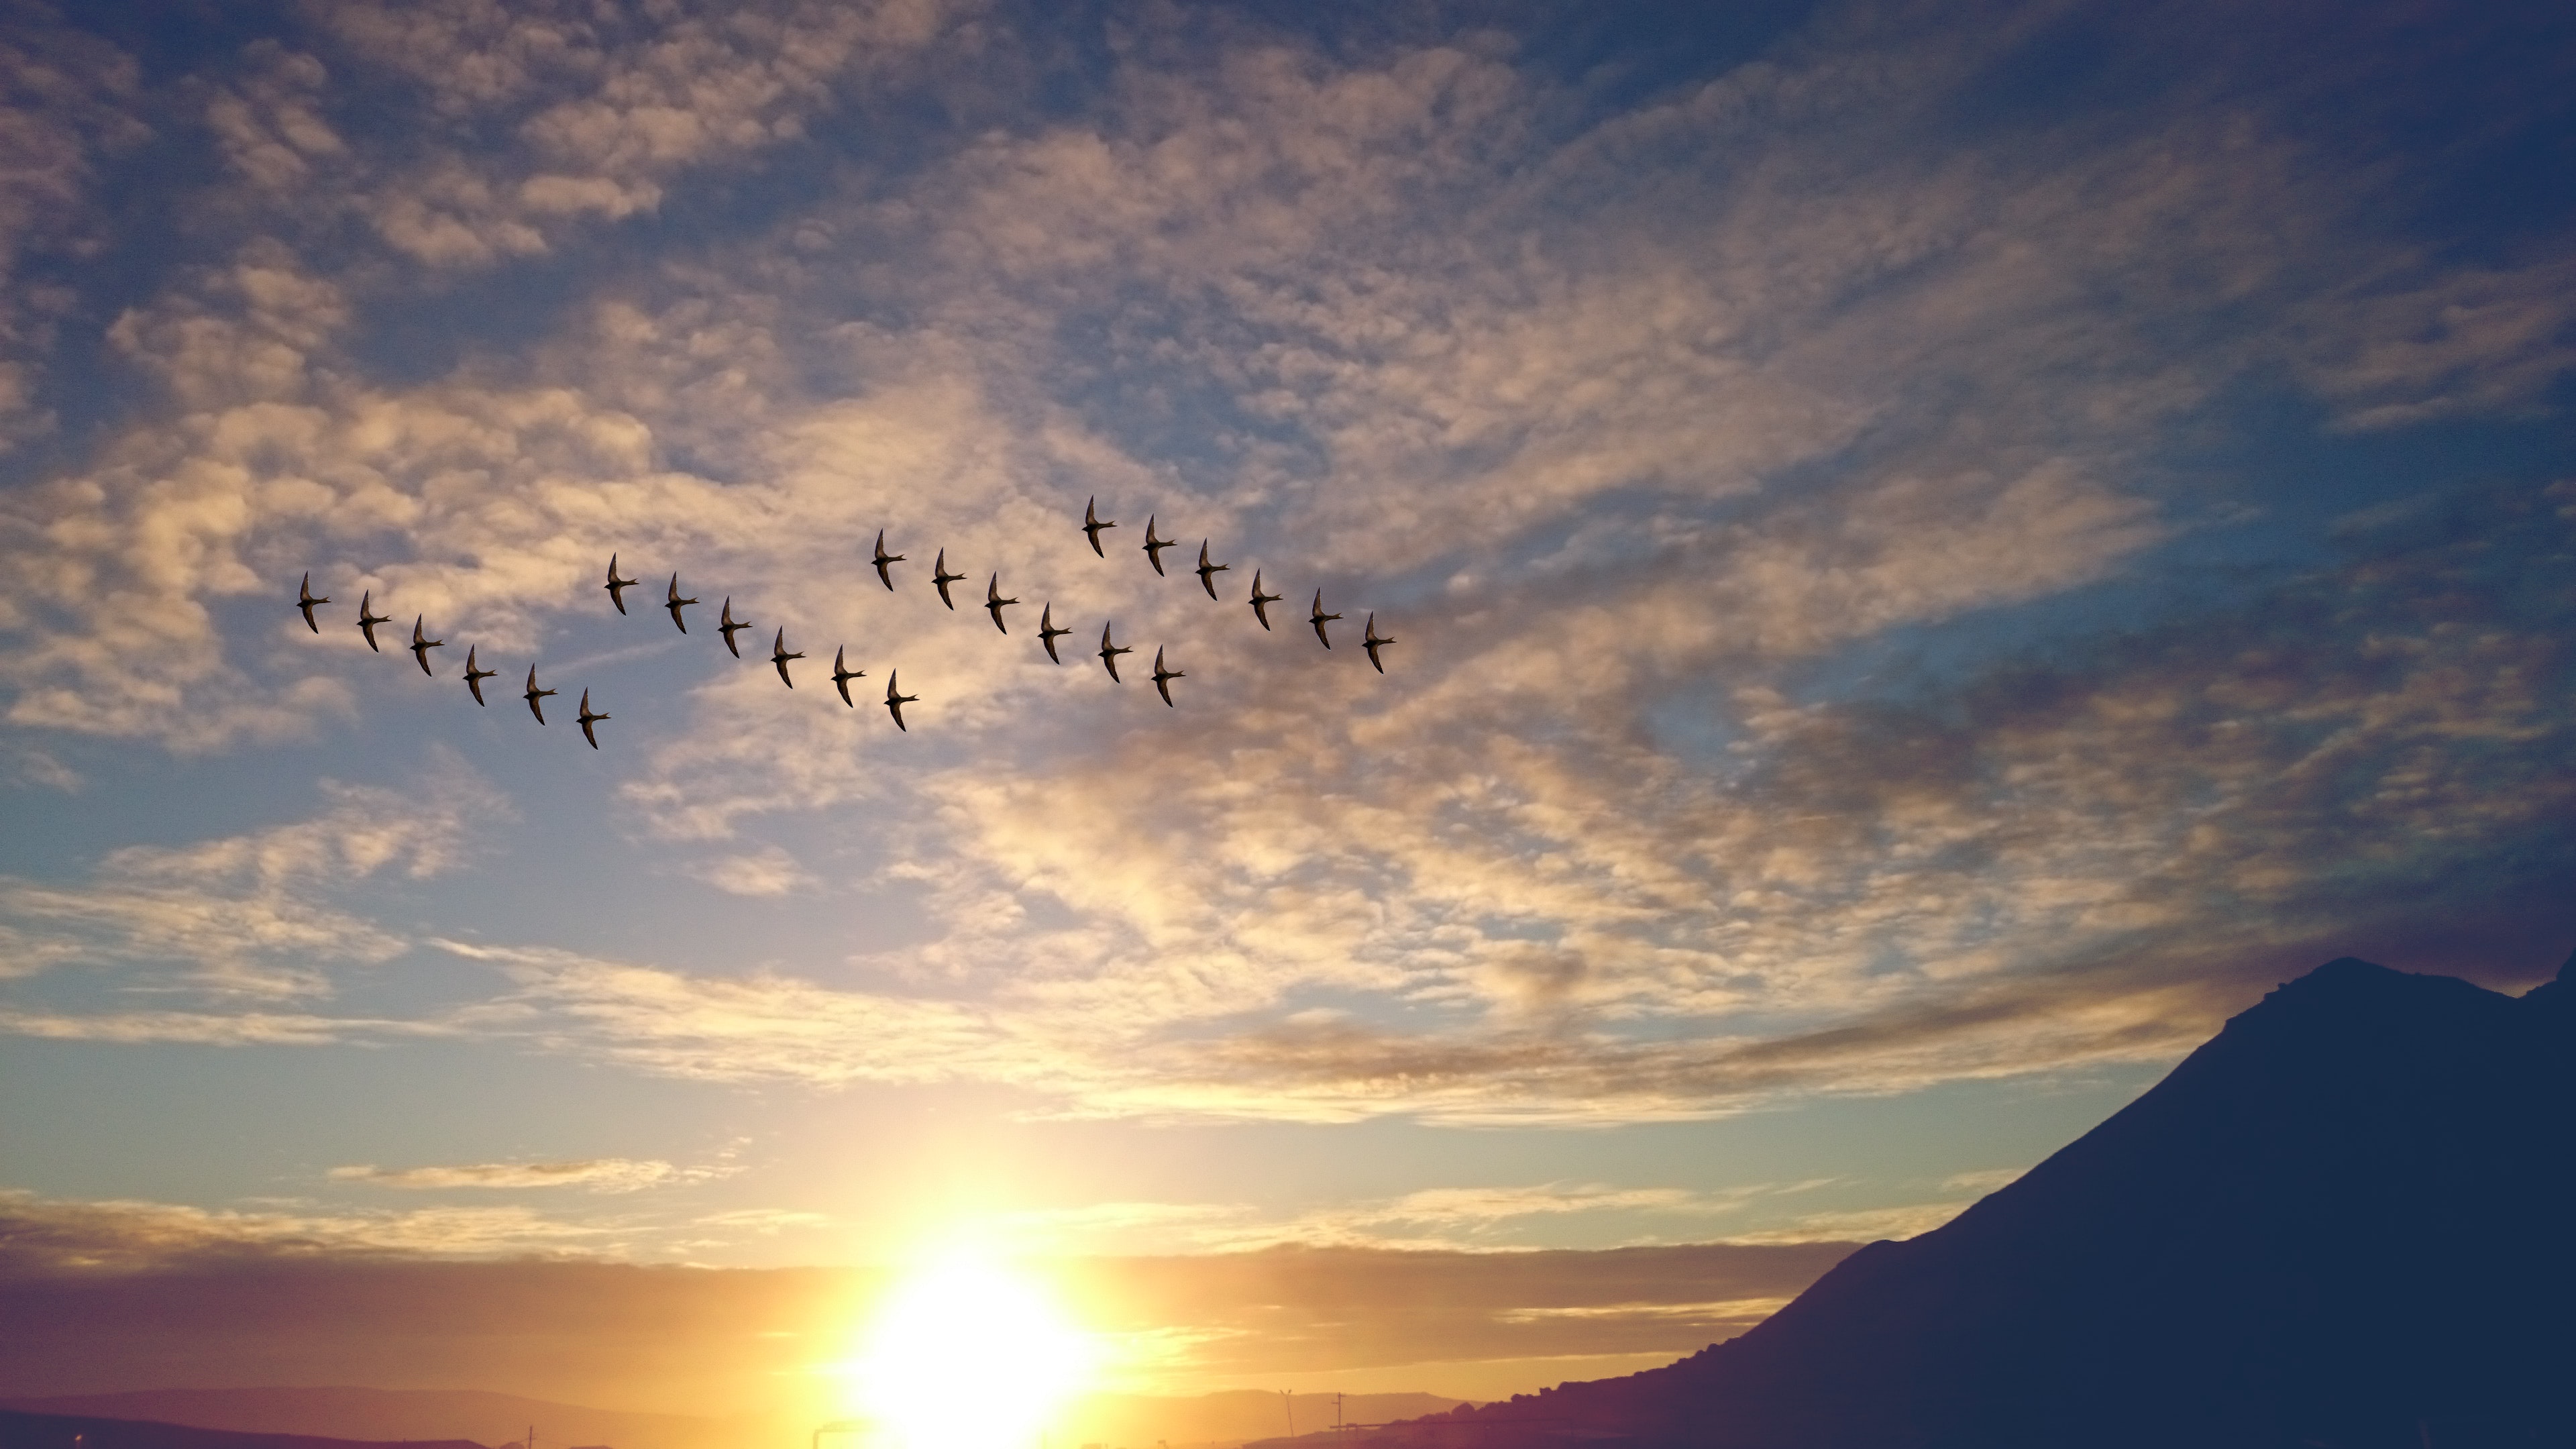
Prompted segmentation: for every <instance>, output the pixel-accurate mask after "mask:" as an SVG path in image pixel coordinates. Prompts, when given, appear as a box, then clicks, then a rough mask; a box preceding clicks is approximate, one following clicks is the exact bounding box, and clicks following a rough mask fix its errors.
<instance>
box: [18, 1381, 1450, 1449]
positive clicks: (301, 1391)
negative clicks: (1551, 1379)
mask: <svg viewBox="0 0 2576 1449" xmlns="http://www.w3.org/2000/svg"><path fill="white" fill-rule="evenodd" d="M1463 1402H1464V1401H1463V1400H1459V1399H1449V1398H1442V1397H1441V1396H1439V1395H1437V1394H1351V1395H1348V1396H1347V1397H1346V1398H1345V1400H1344V1402H1343V1405H1342V1414H1343V1418H1344V1419H1345V1420H1346V1421H1347V1422H1350V1423H1354V1424H1365V1423H1385V1422H1387V1421H1389V1420H1393V1419H1407V1418H1417V1417H1420V1416H1422V1415H1425V1414H1438V1413H1444V1412H1446V1411H1448V1410H1450V1409H1452V1408H1455V1407H1457V1406H1458V1405H1459V1404H1461V1403H1463ZM0 1407H6V1408H9V1409H16V1410H29V1411H34V1412H37V1413H40V1414H48V1415H84V1416H91V1417H96V1418H102V1419H121V1420H156V1421H160V1422H161V1423H162V1424H165V1425H174V1426H175V1425H183V1424H184V1425H193V1426H198V1428H199V1429H203V1430H234V1431H250V1432H253V1433H255V1434H257V1435H259V1436H262V1438H263V1442H266V1441H268V1440H271V1439H276V1440H278V1441H279V1442H278V1443H277V1444H276V1446H275V1449H298V1446H294V1445H288V1444H285V1443H284V1442H283V1440H282V1438H281V1436H294V1435H302V1436H328V1438H329V1439H330V1440H333V1441H337V1440H372V1441H394V1440H402V1441H430V1440H474V1441H477V1442H479V1443H482V1444H488V1445H508V1444H513V1443H516V1442H517V1441H518V1440H520V1439H521V1438H522V1437H523V1436H524V1435H525V1433H526V1431H527V1428H528V1426H529V1425H531V1424H533V1425H535V1426H536V1431H537V1445H538V1449H572V1446H577V1445H608V1446H612V1449H802V1446H804V1445H806V1444H807V1443H808V1442H809V1436H810V1435H811V1433H812V1430H813V1427H814V1426H813V1425H812V1424H811V1423H807V1422H804V1421H801V1420H800V1421H796V1422H792V1423H791V1422H788V1421H786V1420H779V1419H759V1418H743V1419H719V1418H697V1417H691V1416H688V1415H682V1414H633V1413H623V1412H619V1411H616V1410H610V1409H593V1408H585V1407H583V1406H580V1405H576V1404H559V1403H552V1402H549V1401H547V1400H544V1399H530V1398H522V1397H520V1396H518V1395H516V1394H496V1393H483V1392H477V1391H469V1390H450V1389H367V1388H348V1387H340V1388H241V1389H145V1390H139V1391H135V1392H129V1393H114V1394H75V1395H63V1396H55V1397H50V1398H30V1399H10V1400H6V1401H0ZM1296 1409H1297V1413H1298V1416H1299V1422H1300V1426H1301V1427H1302V1428H1322V1427H1324V1426H1326V1425H1327V1424H1329V1423H1330V1422H1331V1415H1332V1412H1333V1410H1332V1403H1331V1398H1330V1396H1329V1395H1324V1394H1299V1395H1298V1396H1297V1399H1296ZM1285 1427H1286V1425H1285V1420H1284V1408H1283V1405H1282V1403H1281V1400H1280V1397H1279V1396H1278V1395H1277V1394H1274V1393H1269V1392H1265V1391H1262V1390H1257V1389H1252V1390H1242V1391H1238V1392H1233V1393H1218V1394H1204V1395H1198V1396H1194V1397H1168V1396H1161V1395H1152V1394H1088V1395H1084V1396H1083V1397H1081V1398H1079V1399H1077V1400H1075V1401H1074V1403H1073V1404H1071V1405H1069V1406H1068V1407H1067V1408H1066V1410H1065V1412H1064V1413H1063V1414H1062V1415H1061V1416H1060V1419H1059V1422H1058V1424H1057V1425H1056V1427H1055V1428H1054V1430H1053V1431H1052V1432H1051V1434H1050V1438H1051V1440H1052V1441H1055V1442H1057V1443H1058V1444H1059V1445H1060V1446H1072V1445H1080V1444H1086V1443H1098V1444H1104V1445H1109V1446H1113V1449H1117V1446H1124V1449H1153V1446H1154V1445H1155V1444H1156V1443H1157V1442H1164V1443H1168V1444H1170V1445H1172V1446H1174V1449H1182V1446H1200V1449H1204V1446H1211V1445H1218V1446H1225V1449H1232V1446H1234V1445H1237V1444H1240V1443H1242V1442H1243V1441H1245V1440H1247V1439H1258V1438H1263V1437H1266V1436H1270V1435H1275V1434H1278V1433H1280V1432H1281V1431H1282V1430H1283V1429H1284V1428H1285ZM192 1432H193V1431H192ZM322 1442H324V1440H323V1439H319V1438H315V1439H309V1440H308V1441H307V1442H306V1444H305V1446H304V1449H310V1446H311V1445H315V1444H320V1443H322ZM66 1443H68V1441H66ZM0 1449H17V1446H16V1445H15V1444H8V1445H0ZM54 1449H61V1446H54ZM83 1449H260V1446H257V1445H249V1444H242V1445H232V1446H223V1445H216V1444H211V1443H210V1444H206V1445H202V1446H200V1445H193V1444H184V1445H183V1444H177V1443H172V1444H168V1445H162V1444H134V1445H119V1446H102V1445H101V1444H100V1443H99V1442H98V1441H96V1440H92V1441H89V1442H88V1443H86V1444H84V1445H83ZM415 1449H417V1443H415Z"/></svg>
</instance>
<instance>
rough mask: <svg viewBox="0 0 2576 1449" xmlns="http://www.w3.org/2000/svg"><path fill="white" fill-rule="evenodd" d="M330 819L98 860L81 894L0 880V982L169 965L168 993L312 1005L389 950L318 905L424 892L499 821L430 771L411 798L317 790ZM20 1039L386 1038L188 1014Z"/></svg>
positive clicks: (345, 1026)
mask: <svg viewBox="0 0 2576 1449" xmlns="http://www.w3.org/2000/svg"><path fill="white" fill-rule="evenodd" d="M322 789H323V794H324V795H325V796H326V797H327V798H328V799H329V800H330V801H331V805H330V808H329V809H327V810H326V811H324V812H323V813H322V814H320V815H318V816H315V817H313V818H312V819H309V820H303V821H298V822H296V823H294V824H290V825H279V826H272V827H270V828H268V829H266V830H261V831H256V832H252V833H250V834H245V835H235V836H227V837H223V838H220V839H214V840H205V841H199V842H197V843H195V844H192V845H185V846H127V847H125V848H123V849H120V850H115V851H111V852H109V853H108V855H107V856H106V857H105V858H104V859H103V860H101V861H100V862H99V864H98V866H97V868H96V869H95V870H94V871H93V872H92V873H91V876H90V879H89V880H88V881H87V882H86V883H84V884H80V885H70V886H56V885H49V884H45V883H41V882H37V881H31V880H24V879H12V878H5V877H0V932H5V934H0V960H5V961H7V962H8V963H10V964H9V965H8V966H6V967H4V968H0V974H16V975H31V974H35V972H36V971H38V970H42V969H52V968H58V967H60V966H62V965H66V964H69V963H73V962H90V963H97V964H109V965H141V966H146V967H151V968H166V967H169V966H173V965H176V966H179V967H180V968H181V969H180V971H179V972H178V973H177V975H176V978H175V982H173V981H170V980H165V981H163V982H161V983H160V984H163V985H169V984H183V985H185V986H186V987H188V988H189V989H192V990H197V991H204V992H212V993H215V994H218V995H224V996H232V997H238V998H244V999H260V998H265V999H269V1000H281V999H287V998H295V997H314V996H327V995H329V994H330V992H331V990H332V984H331V980H330V975H329V971H328V968H329V967H331V966H333V965H339V964H351V963H354V964H370V963H374V962H380V961H385V960H389V959H391V958H392V957H394V956H396V955H399V954H401V953H402V952H403V951H404V950H405V949H407V943H406V942H405V941H404V940H403V939H402V938H401V937H398V936H396V935H393V934H392V933H390V932H388V931H386V930H384V929H383V928H382V927H380V926H378V925H376V924H375V923H374V922H372V921H370V920H368V919H365V918H363V917H360V916H356V915H352V914H350V913H349V912H347V911H345V910H343V909H340V908H339V907H338V906H336V905H334V904H332V903H331V902H330V897H331V896H332V895H333V894H335V893H336V892H337V891H339V890H341V889H344V888H345V887H347V886H349V885H351V884H353V883H355V882H359V881H363V880H366V879H368V878H370V877H374V876H377V875H380V874H395V873H399V874H400V875H402V876H406V877H408V878H410V879H413V880H423V879H427V878H430V877H433V876H437V875H440V874H442V873H444V872H447V871H449V870H452V869H454V868H455V867H456V866H457V865H458V864H459V863H460V862H461V861H462V860H463V859H464V857H465V856H466V854H467V852H468V840H469V833H470V831H471V829H472V828H473V826H474V825H475V824H476V823H477V822H478V821H481V820H483V819H487V818H490V817H491V816H493V815H496V814H500V813H504V812H506V809H507V806H506V804H504V802H502V801H501V800H500V798H499V797H498V796H497V795H495V794H493V793H492V791H491V790H490V789H489V788H488V787H487V786H485V785H484V784H483V782H482V781H481V780H480V779H478V778H477V777H475V776H474V775H473V774H472V773H471V772H469V771H467V770H466V769H465V767H464V766H463V764H462V763H461V762H460V761H458V760H456V759H455V758H453V757H452V756H450V757H444V758H442V759H440V760H437V761H434V762H433V764H432V767H431V769H430V770H429V772H428V774H427V777H426V779H425V780H424V781H423V783H422V786H421V788H420V790H419V792H418V793H417V794H415V795H404V794H398V793H395V792H393V791H389V790H383V789H377V788H372V787H364V786H349V785H338V784H333V783H331V782H328V781H326V782H324V784H323V787H322ZM7 1020H8V1021H9V1022H10V1023H12V1028H13V1029H15V1030H19V1031H22V1032H26V1033H29V1034H35V1035H47V1036H83V1035H92V1034H95V1035H98V1036H100V1037H102V1038H104V1039H112V1040H130V1041H143V1040H181V1039H186V1040H206V1039H215V1038H225V1037H230V1038H234V1039H241V1040H290V1039H292V1040H303V1039H310V1038H317V1037H328V1036H336V1035H341V1034H345V1033H348V1032H365V1031H372V1030H380V1029H387V1028H388V1027H389V1024H387V1023H380V1022H357V1021H338V1020H333V1019H328V1018H319V1017H309V1016H297V1015H284V1016H279V1015H268V1014H260V1015H256V1016H254V1017H249V1018H242V1019H238V1020H233V1021H219V1020H216V1019H213V1018H208V1017H202V1016H194V1015H190V1014H187V1013H171V1012H145V1013H125V1014H119V1015H115V1016H112V1017H100V1018H97V1019H94V1020H76V1019H72V1018H66V1017H61V1016H54V1015H47V1014H41V1013H36V1014H31V1013H25V1012H14V1013H11V1014H10V1015H9V1017H8V1018H7Z"/></svg>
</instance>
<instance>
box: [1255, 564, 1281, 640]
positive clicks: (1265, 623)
mask: <svg viewBox="0 0 2576 1449" xmlns="http://www.w3.org/2000/svg"><path fill="white" fill-rule="evenodd" d="M1282 597H1283V596H1282V595H1279V594H1265V593H1263V592H1261V570H1259V569H1254V570H1253V571H1252V617H1254V618H1256V619H1259V620H1260V621H1261V627H1262V628H1263V629H1268V628H1269V627H1270V607H1269V606H1270V605H1272V604H1275V603H1278V602H1279V600H1280V599H1281V598H1282Z"/></svg>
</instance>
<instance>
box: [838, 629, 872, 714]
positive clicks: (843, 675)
mask: <svg viewBox="0 0 2576 1449" xmlns="http://www.w3.org/2000/svg"><path fill="white" fill-rule="evenodd" d="M848 652H849V646H848V645H843V646H841V647H840V648H838V649H835V650H833V651H832V687H833V688H834V689H837V690H839V691H840V692H841V703H843V704H847V705H849V706H850V708H852V709H857V708H858V706H857V705H856V704H853V703H851V700H850V681H851V680H853V679H865V678H867V677H868V672H867V671H866V670H864V669H852V668H850V667H849V666H847V665H845V664H843V663H842V662H841V656H842V655H844V654H847V653H848Z"/></svg>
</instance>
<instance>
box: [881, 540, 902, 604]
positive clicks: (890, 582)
mask: <svg viewBox="0 0 2576 1449" xmlns="http://www.w3.org/2000/svg"><path fill="white" fill-rule="evenodd" d="M875 562H876V566H877V578H878V580H879V581H880V582H882V583H883V584H884V585H885V586H886V592H888V593H892V592H893V591H894V575H892V574H890V573H887V572H886V565H887V564H899V563H901V562H903V555H902V554H899V553H888V552H886V551H885V530H884V529H882V528H880V529H878V530H877V556H876V559H875Z"/></svg>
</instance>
